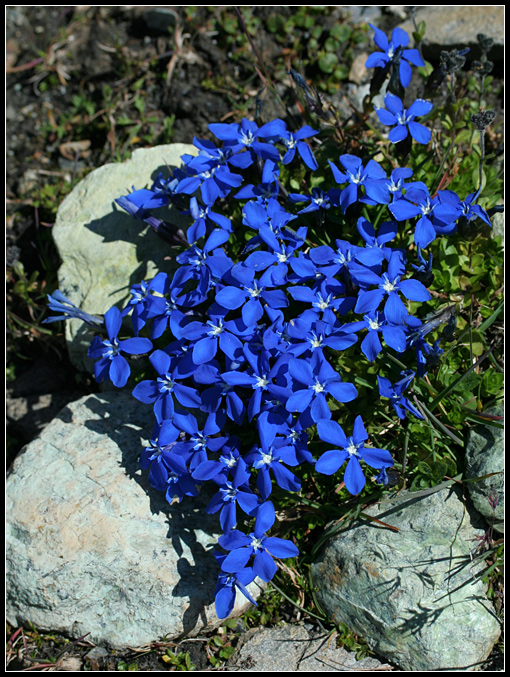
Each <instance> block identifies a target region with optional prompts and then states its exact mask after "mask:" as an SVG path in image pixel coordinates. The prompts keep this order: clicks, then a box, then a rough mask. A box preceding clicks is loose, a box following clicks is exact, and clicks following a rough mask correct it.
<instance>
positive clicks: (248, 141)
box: [209, 118, 286, 169]
mask: <svg viewBox="0 0 510 677" xmlns="http://www.w3.org/2000/svg"><path fill="white" fill-rule="evenodd" d="M209 129H210V131H211V132H212V133H213V134H214V135H215V136H216V137H217V138H218V139H220V140H221V141H223V142H224V145H225V147H226V148H230V149H231V150H232V152H233V153H236V154H237V155H235V156H234V157H232V158H231V159H230V162H231V164H233V165H234V166H237V167H240V168H243V169H244V168H246V167H249V166H250V165H251V164H252V163H253V162H254V161H255V160H256V159H257V157H260V158H262V159H264V160H272V161H273V162H279V161H280V154H279V152H278V150H277V149H276V148H275V147H274V145H273V144H272V143H265V142H261V141H259V140H258V139H259V138H266V139H267V138H274V137H278V136H279V135H280V134H283V133H284V132H285V129H286V125H285V122H284V121H283V120H279V119H276V120H271V121H270V122H268V123H266V124H265V125H262V127H258V126H257V124H256V123H255V122H252V121H251V120H248V119H246V118H243V119H242V120H241V122H240V123H235V122H233V123H224V122H219V123H213V124H210V125H209ZM245 149H246V150H247V151H248V152H247V153H240V151H242V150H245Z"/></svg>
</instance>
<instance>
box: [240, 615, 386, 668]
mask: <svg viewBox="0 0 510 677" xmlns="http://www.w3.org/2000/svg"><path fill="white" fill-rule="evenodd" d="M336 640H337V633H335V632H334V633H332V634H330V635H325V634H322V635H320V636H318V635H317V633H316V632H315V631H314V629H313V628H312V627H311V626H308V627H307V626H305V625H302V624H290V625H282V626H280V627H273V628H254V629H253V630H250V631H248V632H247V633H246V634H245V635H243V636H242V638H241V639H240V642H239V645H238V647H237V650H236V652H235V654H234V655H233V656H232V658H231V659H230V660H229V662H228V664H227V667H228V669H229V671H232V672H272V673H275V672H350V671H353V670H369V671H370V670H375V669H384V668H388V669H391V668H390V666H387V665H382V664H381V662H380V661H379V660H377V659H376V658H371V657H369V658H363V659H361V660H359V661H358V660H356V654H355V653H354V652H352V651H347V650H346V649H344V648H343V647H337V644H336Z"/></svg>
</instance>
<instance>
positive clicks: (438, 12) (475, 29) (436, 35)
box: [400, 5, 505, 62]
mask: <svg viewBox="0 0 510 677" xmlns="http://www.w3.org/2000/svg"><path fill="white" fill-rule="evenodd" d="M415 16H416V23H417V24H419V23H420V22H421V21H425V23H426V26H427V29H426V32H425V37H424V39H423V42H422V46H423V55H424V57H425V58H428V59H438V58H439V56H440V54H441V51H442V50H450V49H463V48H464V47H469V49H470V52H469V54H468V55H467V60H468V62H469V61H472V60H473V59H478V58H479V57H480V48H479V46H478V39H477V35H478V34H479V33H484V34H485V35H487V37H489V38H492V39H493V40H494V45H493V47H492V49H491V51H490V52H489V55H488V58H489V60H490V61H495V60H502V59H503V57H504V45H505V8H504V5H428V6H418V8H417V10H416V15H415ZM400 28H403V29H404V30H405V31H406V32H407V33H408V34H409V36H411V35H412V33H413V31H414V26H413V23H412V21H410V20H409V21H405V22H404V23H403V24H401V26H400Z"/></svg>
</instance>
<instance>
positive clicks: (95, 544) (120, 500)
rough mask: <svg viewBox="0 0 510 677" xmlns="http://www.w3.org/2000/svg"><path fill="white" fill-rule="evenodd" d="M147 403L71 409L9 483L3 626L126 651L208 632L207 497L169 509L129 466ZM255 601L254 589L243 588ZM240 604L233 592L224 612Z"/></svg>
mask: <svg viewBox="0 0 510 677" xmlns="http://www.w3.org/2000/svg"><path fill="white" fill-rule="evenodd" d="M153 421H154V415H153V412H152V410H151V408H150V407H144V406H143V405H142V406H141V405H140V402H138V401H137V400H135V399H134V398H133V397H132V396H130V395H128V394H126V393H123V392H118V391H117V392H114V393H103V394H101V395H89V396H86V397H83V398H82V399H80V400H78V401H76V402H74V403H72V404H69V405H68V406H67V407H65V408H64V409H63V410H62V412H61V413H60V414H59V416H57V418H56V419H54V420H53V421H52V422H51V423H50V424H49V425H48V426H47V427H46V428H45V429H44V431H43V433H42V434H41V435H40V437H38V438H37V439H36V440H34V441H33V442H32V443H31V444H29V445H27V446H26V447H25V448H24V450H23V451H22V453H21V455H20V456H19V457H18V458H17V459H16V461H15V462H14V464H13V466H12V469H11V472H10V475H9V477H8V479H7V489H6V510H7V533H6V582H7V618H8V621H9V622H10V623H11V624H12V625H14V626H16V625H18V624H23V625H26V624H27V623H28V622H31V623H33V624H35V626H36V627H37V628H39V629H40V630H51V631H59V632H63V633H65V634H68V635H70V636H72V637H80V636H82V635H85V634H87V633H88V635H87V638H88V639H90V640H92V641H93V642H96V643H101V644H107V645H109V646H111V647H115V648H125V647H136V646H141V645H144V644H146V643H148V642H150V641H155V640H158V639H160V638H161V637H163V636H165V635H167V636H169V637H170V638H174V639H175V638H177V637H180V636H183V635H187V634H189V635H195V634H197V633H198V632H199V631H201V630H204V631H206V630H211V629H213V628H215V627H217V626H218V625H219V624H220V623H221V621H220V620H218V618H217V617H216V613H215V609H214V588H215V584H216V579H217V574H218V566H217V563H216V560H215V558H214V556H213V550H214V548H215V546H216V545H217V538H218V536H219V535H221V529H220V527H219V524H218V518H217V515H212V516H211V515H206V514H205V511H204V507H205V506H206V505H207V502H208V500H209V497H208V496H199V497H197V498H195V499H193V498H185V500H184V501H183V502H182V503H180V504H174V505H172V506H170V505H169V504H168V503H167V502H166V500H165V496H164V494H163V493H159V492H157V491H156V490H154V489H152V488H151V487H150V485H149V483H148V481H147V477H146V475H147V473H145V472H142V471H141V470H140V469H139V465H138V459H139V457H140V452H141V450H142V448H143V446H144V442H145V443H146V442H147V441H148V439H149V438H150V435H151V432H152V428H153ZM249 589H250V592H251V594H252V595H253V596H254V597H257V595H258V594H260V590H261V588H260V587H259V586H258V584H257V583H256V582H254V583H252V584H251V585H250V588H249ZM247 608H249V603H248V602H247V600H246V599H245V597H244V596H243V595H241V594H240V593H238V598H237V600H236V608H235V610H234V613H233V615H239V614H240V613H242V612H243V611H245V610H246V609H247Z"/></svg>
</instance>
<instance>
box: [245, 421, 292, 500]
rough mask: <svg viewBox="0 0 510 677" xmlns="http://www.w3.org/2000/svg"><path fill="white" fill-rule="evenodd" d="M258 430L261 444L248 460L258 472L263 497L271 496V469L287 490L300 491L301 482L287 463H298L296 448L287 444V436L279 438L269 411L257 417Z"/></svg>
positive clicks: (265, 498)
mask: <svg viewBox="0 0 510 677" xmlns="http://www.w3.org/2000/svg"><path fill="white" fill-rule="evenodd" d="M257 430H258V433H259V439H260V445H259V446H258V445H256V446H255V447H253V449H252V450H251V451H250V452H249V453H248V454H247V456H246V462H247V463H249V464H251V465H252V467H253V468H255V470H257V471H258V474H257V487H258V490H259V491H260V495H261V496H262V499H263V500H264V501H265V500H267V499H268V498H269V495H270V494H271V491H272V482H271V476H270V471H271V472H272V473H273V475H274V478H275V480H276V484H277V485H278V486H279V487H281V488H282V489H285V491H299V490H300V489H301V483H300V481H299V479H298V478H297V477H296V476H295V475H294V473H292V472H291V471H290V470H288V468H286V467H285V466H286V465H290V466H291V467H293V466H296V465H298V459H297V457H296V454H295V451H294V448H293V447H292V446H288V445H287V441H286V440H285V438H283V437H281V438H277V437H276V435H277V432H278V426H276V425H274V424H272V423H271V422H270V420H269V414H268V412H263V413H262V414H261V415H260V416H259V417H258V419H257Z"/></svg>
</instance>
